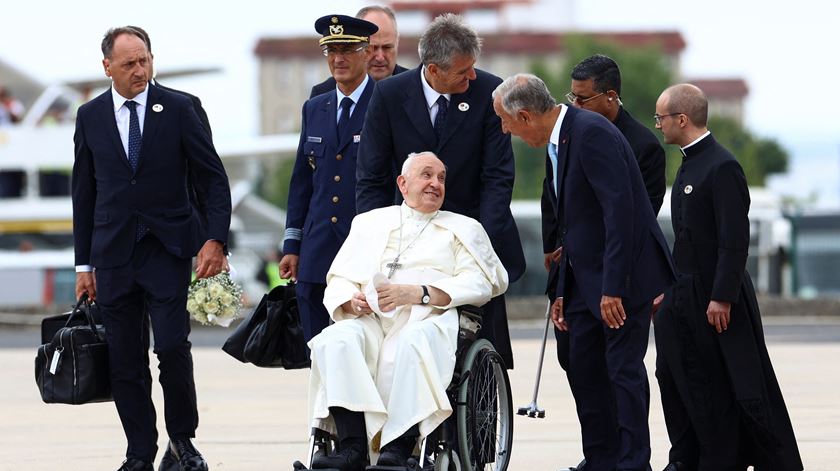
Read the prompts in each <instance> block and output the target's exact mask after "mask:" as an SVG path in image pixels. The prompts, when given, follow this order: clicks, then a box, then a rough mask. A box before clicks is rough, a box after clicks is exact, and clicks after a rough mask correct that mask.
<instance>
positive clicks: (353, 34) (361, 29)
mask: <svg viewBox="0 0 840 471" xmlns="http://www.w3.org/2000/svg"><path fill="white" fill-rule="evenodd" d="M315 31H317V32H318V33H319V34H320V35H321V36H323V37H322V38H321V39H320V40H319V41H318V44H319V45H321V46H326V45H327V44H335V43H366V42H370V35H371V34H373V33H375V32H377V31H379V27H378V26H376V25H375V24H373V23H371V22H370V21H365V20H361V19H359V18H354V17H352V16H346V15H327V16H322V17H320V18H318V20H317V21H315Z"/></svg>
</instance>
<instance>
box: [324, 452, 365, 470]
mask: <svg viewBox="0 0 840 471" xmlns="http://www.w3.org/2000/svg"><path fill="white" fill-rule="evenodd" d="M365 458H366V453H365V452H364V451H363V450H361V449H359V448H358V447H354V446H349V447H346V448H344V449H342V450H341V451H338V452H333V453H330V454H329V455H321V456H317V457H315V459H314V460H312V469H338V470H340V471H364V469H365V466H366V464H367V463H366V462H365V461H366V459H365Z"/></svg>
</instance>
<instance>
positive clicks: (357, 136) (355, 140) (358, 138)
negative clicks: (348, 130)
mask: <svg viewBox="0 0 840 471" xmlns="http://www.w3.org/2000/svg"><path fill="white" fill-rule="evenodd" d="M361 140H362V135H361V134H355V135H353V144H358V143H359V142H361Z"/></svg>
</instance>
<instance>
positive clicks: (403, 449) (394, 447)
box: [376, 435, 417, 466]
mask: <svg viewBox="0 0 840 471" xmlns="http://www.w3.org/2000/svg"><path fill="white" fill-rule="evenodd" d="M415 445H417V436H416V435H403V436H401V437H399V438H397V439H396V440H393V441H391V442H389V443H386V444H385V446H383V447H382V450H380V453H379V459H378V460H377V461H376V465H377V466H407V462H408V459H409V458H411V452H413V451H414V446H415Z"/></svg>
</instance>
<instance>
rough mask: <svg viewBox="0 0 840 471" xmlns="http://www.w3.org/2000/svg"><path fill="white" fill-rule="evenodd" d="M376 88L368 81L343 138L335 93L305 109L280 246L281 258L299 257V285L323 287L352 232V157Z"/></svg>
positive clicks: (371, 80) (353, 197) (315, 99)
mask: <svg viewBox="0 0 840 471" xmlns="http://www.w3.org/2000/svg"><path fill="white" fill-rule="evenodd" d="M374 85H375V82H374V81H373V79H369V80H368V83H367V85H366V86H365V90H364V91H363V92H362V96H361V98H360V99H359V102H358V103H356V107H355V108H354V109H353V114H352V115H351V116H350V123H349V125H348V126H347V129H346V131H345V133H344V135H343V136H338V127H337V122H336V113H337V109H338V108H337V107H338V105H339V104H340V102H339V103H337V98H336V92H335V89H332V90H331V91H329V92H327V93H324V94H323V95H318V96H317V97H315V98H313V99H311V100H308V101H307V102H306V103H304V104H303V119H302V123H303V124H302V125H301V131H300V143H299V144H298V151H297V157H296V160H295V168H294V170H293V171H292V180H291V182H290V185H289V203H288V210H287V212H286V238H285V241H284V242H283V252H284V253H287V254H298V255H300V262H299V265H298V279H299V280H300V281H304V282H308V283H321V284H324V283H326V277H327V270H328V269H329V268H330V264H332V260H333V258H335V254H336V253H338V249H339V248H340V247H341V244H342V243H344V239H346V238H347V234H348V233H349V232H350V222H351V221H352V220H353V217H354V216H355V215H356V199H355V191H356V153H357V152H358V149H359V139H360V135H361V131H362V124H364V119H365V112H366V111H367V109H368V102H369V101H370V97H371V94H372V93H373V89H374ZM290 229H291V231H290ZM296 229H299V230H301V232H297V231H296ZM289 234H292V238H290V237H289ZM298 236H300V237H298Z"/></svg>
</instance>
